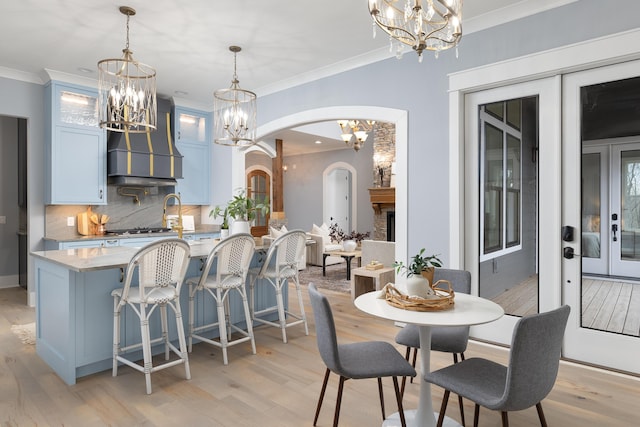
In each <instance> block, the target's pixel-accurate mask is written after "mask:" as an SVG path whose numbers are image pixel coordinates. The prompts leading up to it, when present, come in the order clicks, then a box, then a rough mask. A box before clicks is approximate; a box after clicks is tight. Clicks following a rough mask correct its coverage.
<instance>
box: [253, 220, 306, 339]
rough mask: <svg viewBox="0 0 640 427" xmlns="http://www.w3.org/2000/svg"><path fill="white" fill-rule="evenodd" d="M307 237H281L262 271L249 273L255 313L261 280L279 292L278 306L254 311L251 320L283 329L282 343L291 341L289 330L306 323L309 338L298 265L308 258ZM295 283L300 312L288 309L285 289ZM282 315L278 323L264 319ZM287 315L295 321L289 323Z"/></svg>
mask: <svg viewBox="0 0 640 427" xmlns="http://www.w3.org/2000/svg"><path fill="white" fill-rule="evenodd" d="M306 243H307V235H306V233H305V232H304V231H302V230H292V231H289V232H287V233H285V234H283V235H282V236H280V237H278V238H277V239H276V240H274V241H273V243H271V246H269V250H268V251H267V256H266V259H265V261H264V264H262V267H260V268H252V269H251V270H250V271H249V272H250V274H251V276H252V280H251V304H250V305H251V310H255V306H254V302H255V284H256V281H257V280H258V279H265V280H266V281H267V282H268V283H269V284H270V285H271V286H273V288H274V289H275V291H276V305H274V306H271V307H266V308H263V309H261V310H258V311H252V315H251V318H252V319H253V320H254V321H256V322H260V323H264V324H266V325H269V326H274V327H276V328H280V329H282V341H283V342H284V343H286V342H287V328H288V327H291V326H295V325H299V324H304V332H305V334H306V335H309V327H308V326H307V316H306V315H305V313H304V304H303V302H302V291H301V290H300V280H299V279H298V263H299V261H300V260H301V259H302V258H303V257H304V256H305V250H306ZM289 280H291V281H292V282H293V284H294V285H295V288H296V292H297V294H298V305H299V310H300V312H299V313H292V312H290V311H288V310H285V308H284V299H283V297H282V288H283V287H284V285H285V284H287V283H288V281H289ZM275 312H278V323H276V322H272V321H269V320H266V319H263V318H261V317H262V316H265V315H267V314H271V313H275ZM287 315H288V316H291V317H293V318H294V319H296V320H294V321H291V322H288V323H287Z"/></svg>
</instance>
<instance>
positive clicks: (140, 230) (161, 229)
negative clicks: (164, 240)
mask: <svg viewBox="0 0 640 427" xmlns="http://www.w3.org/2000/svg"><path fill="white" fill-rule="evenodd" d="M168 231H171V229H170V228H166V227H136V228H124V229H121V230H107V232H106V233H107V234H111V235H123V234H151V233H166V232H168Z"/></svg>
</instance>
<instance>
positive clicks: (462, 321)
mask: <svg viewBox="0 0 640 427" xmlns="http://www.w3.org/2000/svg"><path fill="white" fill-rule="evenodd" d="M354 303H355V305H356V307H357V308H358V309H359V310H361V311H363V312H365V313H368V314H371V315H373V316H376V317H381V318H383V319H389V320H393V321H396V322H402V323H410V324H414V325H417V326H418V329H419V331H420V348H421V349H423V350H422V351H420V362H421V364H422V372H423V375H424V373H425V372H428V371H429V369H430V364H431V352H430V351H424V349H430V348H431V327H432V326H467V325H480V324H483V323H489V322H493V321H494V320H497V319H499V318H500V317H502V316H503V315H504V310H503V309H502V307H500V306H499V305H498V304H496V303H494V302H492V301H489V300H487V299H484V298H480V297H476V296H473V295H467V294H462V293H456V294H455V300H454V305H453V308H451V309H448V310H442V311H412V310H403V309H401V308H396V307H393V306H391V305H389V304H388V303H387V301H386V300H385V299H384V296H383V295H382V296H381V292H380V291H373V292H368V293H366V294H362V295H360V296H359V297H358V298H356V300H355V301H354ZM404 414H405V419H406V423H407V426H416V427H434V426H435V425H436V417H435V414H434V412H433V403H432V401H431V384H430V383H428V382H426V381H425V380H424V378H421V381H420V400H419V401H418V409H417V410H405V411H404ZM382 425H383V427H395V426H398V427H399V426H400V425H401V424H400V416H399V414H398V413H395V414H393V415H391V416H389V417H388V418H387V419H386V420H385V421H384V422H383V424H382ZM444 425H445V426H447V427H448V426H459V424H458V423H456V422H455V420H452V419H451V418H446V419H445V422H444Z"/></svg>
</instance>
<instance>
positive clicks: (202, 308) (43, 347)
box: [31, 239, 287, 384]
mask: <svg viewBox="0 0 640 427" xmlns="http://www.w3.org/2000/svg"><path fill="white" fill-rule="evenodd" d="M216 243H217V240H211V239H208V240H199V241H193V242H189V246H190V248H191V255H190V257H191V261H190V263H189V268H188V270H187V277H192V276H199V275H200V269H201V266H202V264H203V262H204V260H205V259H206V257H207V256H208V255H209V252H210V251H211V249H212V248H213V246H214V245H215V244H216ZM138 249H139V248H135V247H99V248H79V249H62V250H50V251H39V252H32V253H31V255H32V256H33V257H34V259H35V277H36V351H37V353H38V355H39V356H40V357H41V358H42V359H43V360H44V361H45V362H46V363H47V364H48V365H49V366H50V367H51V368H52V369H53V370H54V371H55V372H56V373H57V374H58V375H59V376H60V377H61V378H62V379H63V380H64V381H65V382H66V383H67V384H75V382H76V379H77V378H80V377H83V376H85V375H90V374H93V373H96V372H100V371H104V370H107V369H111V366H112V357H113V297H112V296H111V291H112V290H113V289H117V288H120V287H122V286H123V283H122V281H123V278H124V269H125V268H126V267H127V265H128V263H129V260H130V259H131V258H132V257H133V255H134V254H135V253H136V252H137V251H138ZM263 258H264V256H263V248H262V247H261V246H257V247H256V254H255V255H254V258H253V260H252V266H258V265H259V264H260V262H261V261H262V259H263ZM211 274H215V272H213V271H212V272H211ZM286 292H287V290H286V287H285V288H284V289H283V293H284V295H283V296H284V297H285V301H287V293H286ZM275 301H276V298H275V291H274V290H273V288H272V287H271V286H256V297H255V307H256V310H260V309H262V308H265V307H270V306H272V305H275ZM180 303H181V306H182V312H183V321H184V322H185V332H187V331H188V325H187V321H188V287H187V286H186V285H185V286H183V288H182V290H181V294H180ZM195 303H196V304H195V307H196V309H195V321H196V322H195V323H196V326H197V325H201V324H205V323H212V322H214V321H215V320H216V319H217V314H216V306H215V302H214V301H213V299H212V298H211V296H210V295H208V293H207V292H198V295H197V296H196V301H195ZM230 304H231V316H232V317H231V321H232V322H233V323H235V324H236V325H238V326H239V327H243V328H244V327H246V325H245V322H244V317H243V316H242V315H241V313H242V305H241V300H240V298H239V296H238V295H236V294H235V293H233V294H232V295H231V299H230ZM130 310H131V309H130V308H129V307H127V308H126V310H125V311H124V312H123V314H122V316H123V317H122V330H121V337H122V346H126V345H129V344H132V343H136V342H140V325H139V320H138V318H137V316H136V315H135V314H134V313H133V312H131V311H130ZM159 317H160V316H155V318H154V319H153V320H154V322H153V324H151V325H150V328H151V334H152V336H157V335H158V334H159V331H160V330H161V329H160V319H159ZM273 319H277V313H275V314H274V316H273V318H272V320H273ZM174 323H175V322H174ZM169 325H170V327H169V334H170V336H171V339H172V340H175V341H177V333H176V331H175V326H174V327H173V328H171V322H169ZM210 334H211V337H215V336H217V330H214V331H211V332H210ZM163 348H164V347H163V346H161V345H160V346H158V347H157V348H155V349H154V354H155V353H161V352H162V351H163ZM137 353H139V359H142V352H141V351H138V352H137ZM129 357H133V358H136V357H137V356H136V352H133V353H132V354H131V355H129Z"/></svg>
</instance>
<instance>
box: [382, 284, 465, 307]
mask: <svg viewBox="0 0 640 427" xmlns="http://www.w3.org/2000/svg"><path fill="white" fill-rule="evenodd" d="M445 286H446V287H445ZM432 289H433V290H434V291H435V292H436V294H435V295H433V296H430V297H429V298H420V297H410V296H408V295H405V294H403V293H402V292H400V291H399V290H398V289H396V288H395V287H394V286H393V285H392V284H391V283H387V284H386V285H385V287H384V294H385V295H384V297H385V300H386V301H387V304H389V305H391V306H393V307H396V308H401V309H403V310H411V311H442V310H448V309H450V308H453V299H454V297H455V293H454V292H453V288H452V287H451V282H449V281H448V280H438V281H437V282H436V283H434V284H433V286H432Z"/></svg>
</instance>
